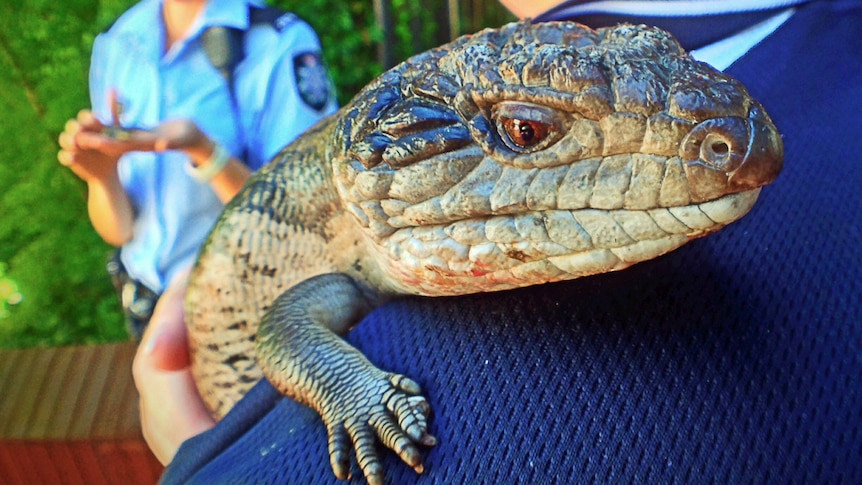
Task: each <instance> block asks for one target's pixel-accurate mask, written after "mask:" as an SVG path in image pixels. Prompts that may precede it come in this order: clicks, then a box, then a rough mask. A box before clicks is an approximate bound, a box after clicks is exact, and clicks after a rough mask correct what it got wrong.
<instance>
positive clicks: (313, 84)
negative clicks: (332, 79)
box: [293, 52, 330, 111]
mask: <svg viewBox="0 0 862 485" xmlns="http://www.w3.org/2000/svg"><path fill="white" fill-rule="evenodd" d="M293 72H294V75H295V76H296V88H297V90H299V96H300V97H301V98H302V100H303V101H304V102H305V104H307V105H309V106H311V107H312V108H314V109H315V110H317V111H320V110H322V109H323V107H324V106H326V104H327V102H329V96H330V93H329V75H328V73H327V71H326V66H325V65H324V64H323V61H321V60H320V56H319V55H318V54H317V53H316V52H304V53H302V54H299V55H297V56H296V57H294V58H293Z"/></svg>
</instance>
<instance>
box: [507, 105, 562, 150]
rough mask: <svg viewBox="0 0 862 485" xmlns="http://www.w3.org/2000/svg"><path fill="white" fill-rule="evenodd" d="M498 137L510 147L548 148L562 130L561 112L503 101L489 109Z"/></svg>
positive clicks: (523, 148)
mask: <svg viewBox="0 0 862 485" xmlns="http://www.w3.org/2000/svg"><path fill="white" fill-rule="evenodd" d="M491 118H492V119H493V120H494V122H495V123H496V125H497V126H496V127H497V133H498V134H499V136H500V140H501V141H502V142H503V143H504V144H505V145H506V147H508V148H509V149H510V150H512V151H514V152H516V153H521V154H527V153H533V152H536V151H539V150H542V149H544V148H547V147H548V146H550V145H551V144H552V143H554V142H555V141H556V140H558V139H559V138H560V136H561V134H562V133H563V132H564V130H565V126H564V118H563V115H562V114H560V113H558V112H557V111H555V110H554V109H552V108H549V107H546V106H540V105H537V104H532V103H526V102H517V101H503V102H501V103H498V104H497V105H496V106H494V108H493V109H492V110H491Z"/></svg>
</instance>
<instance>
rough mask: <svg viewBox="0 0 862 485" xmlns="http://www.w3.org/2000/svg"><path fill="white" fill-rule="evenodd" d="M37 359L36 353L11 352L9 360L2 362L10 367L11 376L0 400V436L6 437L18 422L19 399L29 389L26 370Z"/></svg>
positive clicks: (6, 382)
mask: <svg viewBox="0 0 862 485" xmlns="http://www.w3.org/2000/svg"><path fill="white" fill-rule="evenodd" d="M37 357H38V354H37V353H35V352H9V353H8V359H9V360H8V361H0V362H2V365H4V366H8V367H9V369H7V370H8V372H9V374H8V376H7V378H6V379H5V385H4V386H3V391H4V392H3V399H0V434H2V435H3V436H5V435H6V432H7V429H8V428H11V427H13V426H14V425H15V423H16V422H17V419H18V417H17V416H15V412H16V408H17V405H18V401H17V398H18V396H19V394H20V393H21V392H23V391H22V390H23V389H27V386H28V384H29V380H28V376H27V372H26V369H29V368H31V367H32V365H33V362H34V361H35V360H36V358H37Z"/></svg>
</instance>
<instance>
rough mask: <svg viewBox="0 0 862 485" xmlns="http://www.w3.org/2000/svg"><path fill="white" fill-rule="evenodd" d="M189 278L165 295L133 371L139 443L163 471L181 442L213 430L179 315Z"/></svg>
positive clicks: (185, 275)
mask: <svg viewBox="0 0 862 485" xmlns="http://www.w3.org/2000/svg"><path fill="white" fill-rule="evenodd" d="M188 273H189V272H188V271H185V272H182V273H180V274H179V275H177V277H176V278H174V280H173V281H172V282H171V283H170V284H169V285H168V287H167V288H166V289H165V292H164V293H163V294H162V296H161V298H160V299H159V302H158V303H157V304H156V309H155V311H154V312H153V317H152V319H151V320H150V324H149V326H148V327H147V330H146V332H144V336H143V339H142V340H141V345H140V347H138V352H137V354H136V355H135V360H134V363H133V365H132V373H133V375H134V379H135V387H137V388H138V394H139V396H140V413H141V427H142V430H143V434H144V439H145V440H146V441H147V444H148V445H149V447H150V449H151V450H152V452H153V454H154V455H155V456H156V458H158V459H159V461H160V462H162V463H163V464H165V465H166V464H168V463H170V461H171V460H172V459H173V457H174V454H176V452H177V449H179V447H180V445H181V444H182V443H183V442H184V441H185V440H187V439H188V438H191V437H193V436H196V435H198V434H200V433H202V432H204V431H206V430H208V429H210V428H212V427H213V426H215V421H214V420H213V418H212V417H211V416H210V414H209V411H208V410H207V409H206V406H205V405H204V403H203V400H201V397H200V395H199V394H198V391H197V387H196V386H195V381H194V378H193V377H192V373H191V363H190V359H189V348H188V340H187V337H188V332H187V330H186V324H185V312H184V310H183V299H184V297H185V293H186V285H187V281H188Z"/></svg>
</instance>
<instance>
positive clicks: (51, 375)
mask: <svg viewBox="0 0 862 485" xmlns="http://www.w3.org/2000/svg"><path fill="white" fill-rule="evenodd" d="M28 352H34V349H28ZM73 362H74V354H73V352H72V350H71V349H70V348H68V347H64V348H60V349H58V350H57V354H56V355H55V356H54V359H53V360H52V363H51V368H50V370H49V372H48V373H47V374H46V376H45V387H44V388H43V389H42V390H41V396H42V397H41V399H40V400H39V402H38V403H37V404H36V409H35V410H34V411H33V416H32V418H31V421H30V423H31V424H30V429H29V430H27V435H26V436H24V437H21V438H22V439H23V438H26V439H43V438H47V437H49V436H53V435H56V433H55V432H52V430H51V427H52V426H53V418H54V415H55V414H56V410H57V408H58V407H61V406H64V405H65V403H64V402H63V399H64V396H62V395H61V392H62V389H61V386H62V384H63V383H64V382H65V381H66V376H67V374H68V373H69V372H70V371H72V370H73V369H72V367H71V366H72V363H73ZM20 392H22V391H18V392H16V393H15V394H10V395H9V399H19V398H20Z"/></svg>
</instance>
